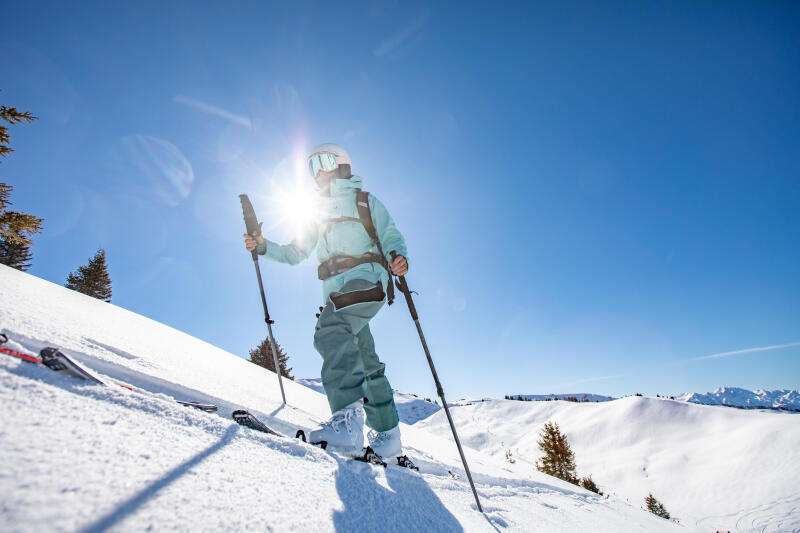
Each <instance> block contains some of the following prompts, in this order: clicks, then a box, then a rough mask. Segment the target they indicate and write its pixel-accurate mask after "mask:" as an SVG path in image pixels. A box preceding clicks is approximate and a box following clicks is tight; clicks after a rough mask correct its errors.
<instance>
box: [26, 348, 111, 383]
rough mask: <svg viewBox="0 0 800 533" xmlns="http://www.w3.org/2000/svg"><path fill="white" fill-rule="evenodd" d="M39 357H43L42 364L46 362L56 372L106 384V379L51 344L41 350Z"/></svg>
mask: <svg viewBox="0 0 800 533" xmlns="http://www.w3.org/2000/svg"><path fill="white" fill-rule="evenodd" d="M39 357H41V358H42V364H44V365H45V366H46V367H47V368H49V369H50V370H55V371H56V372H60V373H62V374H67V375H70V376H72V377H75V378H78V379H83V380H86V381H90V382H92V383H100V384H102V385H106V382H105V381H103V380H102V379H100V378H99V377H97V376H95V375H94V374H92V373H91V372H90V371H89V370H88V369H86V368H84V367H83V366H82V365H81V364H80V363H78V362H77V361H75V360H74V359H72V358H71V357H70V356H68V355H66V354H65V353H64V352H62V351H61V350H59V349H58V348H53V347H51V346H48V347H47V348H42V351H41V352H39Z"/></svg>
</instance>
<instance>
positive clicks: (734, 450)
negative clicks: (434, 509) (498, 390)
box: [414, 396, 800, 531]
mask: <svg viewBox="0 0 800 533" xmlns="http://www.w3.org/2000/svg"><path fill="white" fill-rule="evenodd" d="M454 416H455V423H456V425H457V426H458V428H459V434H460V436H461V439H462V441H463V442H464V443H465V444H466V445H467V446H469V447H471V448H474V449H476V450H480V451H482V452H484V453H487V454H489V455H492V456H494V457H497V458H505V457H506V453H507V451H509V450H510V451H511V456H512V458H513V459H515V460H516V461H517V464H519V463H525V464H528V465H529V468H533V466H532V463H534V462H535V461H536V460H537V459H538V457H539V456H540V455H541V454H540V453H539V450H538V446H537V440H538V438H539V436H538V434H539V431H540V430H541V428H542V426H543V425H544V423H545V422H547V421H549V420H553V421H555V422H556V423H558V425H559V427H560V428H561V431H562V432H564V433H566V435H567V437H568V440H569V443H570V445H571V447H572V449H573V451H574V452H575V456H576V465H577V472H578V474H579V475H581V476H586V475H588V474H591V475H592V478H593V479H594V481H595V482H596V483H597V484H598V485H599V486H600V489H601V490H602V491H603V492H606V493H610V494H613V495H616V496H617V497H620V498H622V499H627V500H628V501H630V503H631V504H633V505H639V504H642V502H643V501H644V498H645V496H647V494H648V493H650V492H652V493H653V495H654V496H655V497H656V498H658V500H659V501H661V502H662V503H663V504H664V505H665V507H666V508H667V510H668V511H669V512H670V513H671V514H672V515H673V516H674V517H678V518H679V519H680V520H681V523H683V524H685V525H693V526H696V527H698V528H699V529H701V530H704V531H715V530H722V531H727V530H730V531H800V491H798V489H797V479H798V478H800V415H798V414H793V413H788V412H780V411H751V410H739V409H727V408H723V407H711V406H705V405H696V404H691V403H684V402H680V401H677V400H668V399H663V398H649V397H635V396H634V397H627V398H621V399H619V400H614V401H611V402H600V403H574V402H567V401H550V402H520V401H516V400H494V401H486V402H481V403H475V404H473V405H470V406H465V407H463V408H461V409H458V410H455V411H454ZM414 427H415V428H419V429H429V430H433V431H444V430H445V429H446V427H447V420H446V418H445V417H444V416H443V414H441V413H438V414H436V415H434V416H432V417H431V418H429V419H427V420H423V421H421V422H419V423H417V424H416V425H415V426H414Z"/></svg>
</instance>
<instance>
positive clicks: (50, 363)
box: [0, 333, 217, 413]
mask: <svg viewBox="0 0 800 533" xmlns="http://www.w3.org/2000/svg"><path fill="white" fill-rule="evenodd" d="M6 342H8V336H7V335H6V334H5V333H0V344H5V343H6ZM0 352H2V353H4V354H7V355H13V356H14V357H18V358H20V359H22V360H23V361H27V362H29V363H34V364H42V365H44V366H46V367H47V368H49V369H50V370H53V371H55V372H58V373H60V374H66V375H68V376H72V377H74V378H78V379H82V380H84V381H89V382H91V383H97V384H99V385H111V384H113V385H117V386H120V387H122V388H123V389H127V390H129V391H135V392H141V393H144V394H148V392H147V391H145V390H142V389H137V388H134V387H131V386H130V385H126V384H125V383H121V382H119V381H116V380H112V381H111V382H110V383H109V382H106V381H104V380H102V379H100V378H99V377H98V376H96V375H95V374H94V373H92V371H91V370H89V369H88V368H86V367H84V366H83V365H81V364H80V363H79V362H77V361H76V360H74V359H73V358H71V357H70V356H68V355H67V354H65V353H64V352H62V351H61V350H59V349H58V348H53V347H51V346H48V347H46V348H42V350H41V351H40V352H39V357H34V356H32V355H28V354H24V353H22V352H18V351H16V350H11V349H9V348H4V347H2V346H0ZM175 401H176V402H177V403H179V404H181V405H184V406H186V407H193V408H195V409H200V410H201V411H205V412H207V413H214V412H216V411H217V406H216V405H211V404H205V403H198V402H184V401H181V400H175Z"/></svg>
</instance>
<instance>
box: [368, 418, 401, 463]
mask: <svg viewBox="0 0 800 533" xmlns="http://www.w3.org/2000/svg"><path fill="white" fill-rule="evenodd" d="M367 439H369V446H370V448H372V449H373V450H375V453H377V454H378V455H380V456H381V457H383V458H384V459H393V458H395V457H400V456H401V455H402V454H403V443H402V442H401V441H400V426H399V425H398V426H395V427H393V428H392V429H390V430H389V431H374V430H370V432H369V433H367Z"/></svg>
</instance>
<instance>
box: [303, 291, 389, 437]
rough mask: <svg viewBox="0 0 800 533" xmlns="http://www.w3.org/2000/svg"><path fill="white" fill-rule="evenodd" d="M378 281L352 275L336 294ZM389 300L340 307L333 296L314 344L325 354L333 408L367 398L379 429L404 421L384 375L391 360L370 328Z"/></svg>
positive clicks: (368, 414)
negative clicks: (379, 349)
mask: <svg viewBox="0 0 800 533" xmlns="http://www.w3.org/2000/svg"><path fill="white" fill-rule="evenodd" d="M374 287H375V284H373V283H370V282H369V281H366V280H362V279H355V280H351V281H349V282H347V283H346V284H345V285H344V286H343V287H342V288H341V290H340V291H338V292H337V293H333V295H332V298H335V297H337V296H341V295H345V294H348V293H352V294H358V293H360V292H362V291H365V290H366V289H370V288H374ZM354 291H355V292H354ZM337 301H339V300H337ZM384 301H385V299H383V300H381V301H365V302H359V303H352V304H350V305H347V306H344V307H342V306H341V305H340V307H339V309H336V306H335V305H334V304H333V302H332V301H331V300H330V299H329V300H328V303H327V304H326V305H325V307H324V308H323V309H322V312H321V313H320V315H319V320H318V321H317V326H316V331H315V333H314V348H316V349H317V351H318V352H319V354H320V355H321V356H322V361H323V362H322V385H323V386H324V387H325V393H326V394H327V395H328V404H329V405H330V407H331V412H336V411H338V410H339V409H342V408H343V407H345V406H347V405H349V404H351V403H353V402H355V401H357V400H360V399H362V398H363V399H364V412H365V414H366V418H367V426H369V427H370V428H372V429H374V430H375V431H387V430H389V429H392V428H394V427H395V426H397V424H398V423H399V418H398V416H397V407H396V406H395V404H394V395H393V394H392V387H391V385H389V381H388V380H387V379H386V376H385V375H384V369H385V367H386V365H384V364H383V363H381V361H380V359H378V354H376V353H375V341H374V339H373V338H372V333H370V330H369V321H370V320H371V319H372V317H374V316H375V315H376V314H378V311H380V309H381V307H383V304H384Z"/></svg>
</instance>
